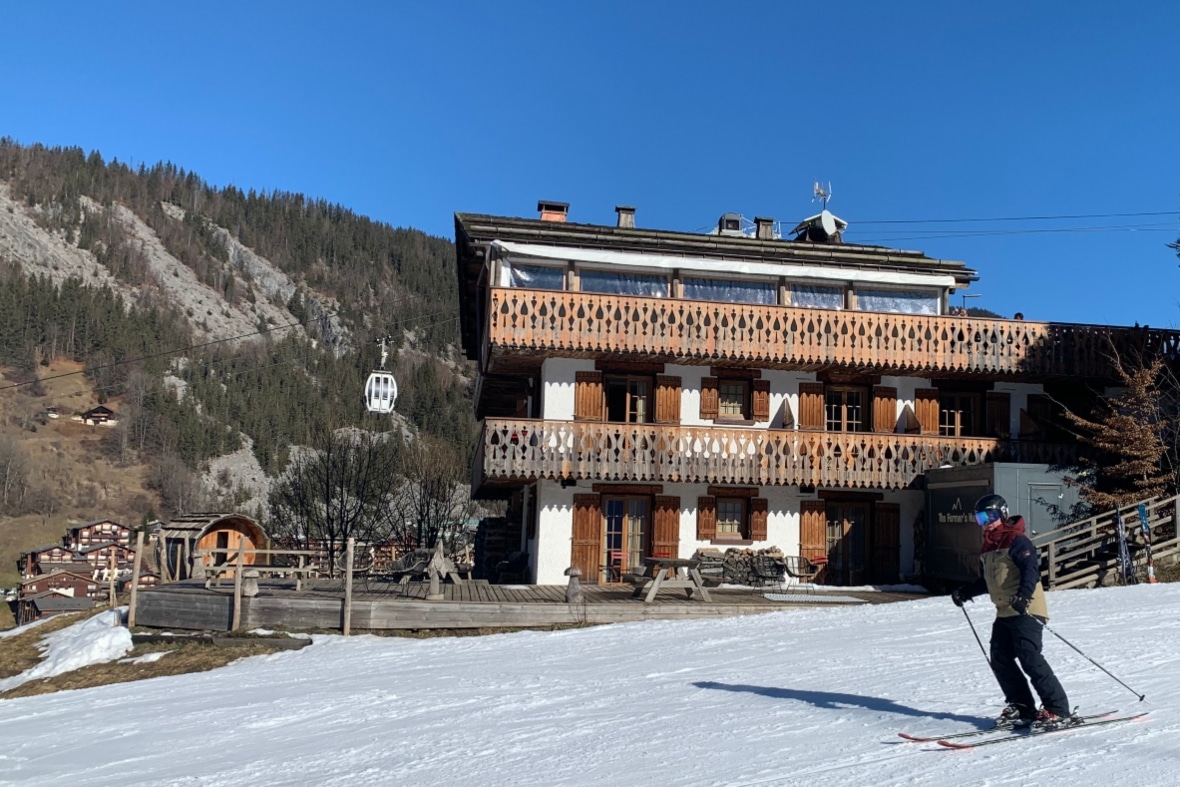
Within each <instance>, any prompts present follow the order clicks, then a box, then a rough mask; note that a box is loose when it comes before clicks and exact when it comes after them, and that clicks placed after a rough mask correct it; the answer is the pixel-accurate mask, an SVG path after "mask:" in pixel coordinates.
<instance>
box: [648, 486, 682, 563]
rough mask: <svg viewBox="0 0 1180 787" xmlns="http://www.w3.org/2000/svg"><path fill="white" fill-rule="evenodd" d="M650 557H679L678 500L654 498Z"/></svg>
mask: <svg viewBox="0 0 1180 787" xmlns="http://www.w3.org/2000/svg"><path fill="white" fill-rule="evenodd" d="M651 555H652V557H672V558H675V557H680V498H679V497H666V496H664V495H657V496H656V511H655V518H654V524H653V527H652V533H651Z"/></svg>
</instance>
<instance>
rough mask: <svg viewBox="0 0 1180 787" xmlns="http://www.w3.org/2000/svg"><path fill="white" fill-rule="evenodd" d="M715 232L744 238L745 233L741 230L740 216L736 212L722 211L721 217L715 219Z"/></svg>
mask: <svg viewBox="0 0 1180 787" xmlns="http://www.w3.org/2000/svg"><path fill="white" fill-rule="evenodd" d="M717 234H718V235H728V236H730V237H732V238H744V237H746V234H745V233H744V232H742V217H741V215H740V214H737V213H723V214H722V215H721V218H719V219H717Z"/></svg>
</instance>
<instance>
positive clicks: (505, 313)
mask: <svg viewBox="0 0 1180 787" xmlns="http://www.w3.org/2000/svg"><path fill="white" fill-rule="evenodd" d="M488 298H489V303H488V325H487V326H486V327H485V333H484V336H483V337H482V341H481V345H482V348H481V350H482V353H483V357H484V358H490V357H492V355H493V354H494V353H490V352H489V351H490V350H496V349H505V350H508V351H517V352H519V351H522V350H527V351H541V352H546V351H547V352H552V353H555V354H558V355H560V354H570V355H573V356H578V355H594V354H635V355H640V356H643V357H646V358H657V359H661V360H669V361H679V362H687V363H700V362H706V361H707V362H713V361H716V362H718V363H722V362H731V363H732V362H737V363H744V364H759V365H771V366H777V367H783V368H802V369H806V368H819V367H822V366H850V367H863V368H873V369H878V370H884V371H892V372H973V373H990V374H1021V373H1025V374H1038V375H1053V376H1064V375H1077V376H1083V377H1094V376H1098V377H1103V376H1109V375H1110V374H1111V372H1112V366H1111V361H1110V358H1111V356H1112V354H1118V355H1119V356H1120V357H1124V358H1126V357H1132V356H1134V355H1136V354H1151V353H1161V354H1162V355H1164V356H1165V357H1168V358H1176V357H1178V356H1180V332H1178V331H1171V330H1162V329H1156V328H1146V327H1144V328H1138V327H1134V328H1132V327H1119V326H1106V325H1077V324H1069V323H1045V322H1032V321H1024V320H1003V319H989V318H983V317H961V316H954V317H952V316H941V315H937V316H935V315H917V314H887V313H881V312H862V311H855V310H851V311H835V310H829V309H803V308H792V307H789V306H770V305H764V304H745V303H716V302H710V301H692V300H682V299H678V298H645V297H639V296H630V295H603V294H598V293H589V292H567V291H552V290H527V289H520V288H504V287H493V288H491V290H490V292H489V294H488Z"/></svg>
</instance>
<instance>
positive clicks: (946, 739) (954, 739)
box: [898, 710, 1147, 749]
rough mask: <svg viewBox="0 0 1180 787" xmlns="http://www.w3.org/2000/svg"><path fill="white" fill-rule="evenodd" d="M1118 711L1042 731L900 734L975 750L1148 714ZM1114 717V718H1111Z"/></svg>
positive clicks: (996, 729)
mask: <svg viewBox="0 0 1180 787" xmlns="http://www.w3.org/2000/svg"><path fill="white" fill-rule="evenodd" d="M1116 713H1118V711H1113V710H1112V711H1106V712H1105V713H1095V714H1092V715H1089V716H1079V717H1078V718H1079V720H1080V722H1081V723H1079V724H1072V725H1070V726H1068V727H1054V728H1051V729H1040V728H1037V727H1022V728H1019V729H1013V728H1012V727H990V728H988V729H983V730H969V731H967V732H957V733H952V734H950V735H935V736H918V735H910V734H909V733H905V732H900V733H898V735H900V736H901V737H902V738H905V739H906V740H907V741H916V742H918V743H937V744H938V745H939V746H945V747H947V748H948V749H975V748H978V747H980V746H992V745H995V744H997V743H1010V742H1012V741H1019V740H1024V739H1026V738H1033V737H1036V736H1038V735H1049V734H1050V733H1054V732H1066V731H1068V730H1080V729H1086V728H1087V727H1098V726H1101V725H1104V724H1117V723H1118V722H1123V721H1131V720H1132V719H1138V718H1142V717H1143V716H1146V715H1147V713H1146V712H1145V713H1136V714H1134V715H1131V716H1117V717H1114V715H1115V714H1116ZM1111 717H1114V718H1111ZM1002 732H1006V733H1008V734H1007V735H998V736H995V737H991V738H983V739H982V740H978V741H963V740H961V739H963V738H974V737H980V736H984V735H990V734H994V733H1002Z"/></svg>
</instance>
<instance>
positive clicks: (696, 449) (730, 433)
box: [472, 418, 1074, 489]
mask: <svg viewBox="0 0 1180 787" xmlns="http://www.w3.org/2000/svg"><path fill="white" fill-rule="evenodd" d="M1073 455H1074V448H1073V446H1072V445H1060V444H1050V443H1034V442H1028V441H1007V440H996V439H986V438H978V437H932V436H919V435H903V434H878V433H873V432H809V431H795V430H758V429H738V428H709V427H686V426H657V425H654V424H618V423H599V422H594V423H590V422H581V421H540V420H531V419H504V418H488V419H486V420H485V421H484V427H483V434H482V437H481V439H480V443H479V445H478V447H477V452H476V458H475V464H474V466H473V468H472V470H473V473H472V475H473V485H474V486H476V487H478V486H482V485H483V484H485V483H492V484H494V483H497V482H504V483H514V482H521V481H531V480H535V479H539V478H549V479H562V478H568V479H573V480H592V481H629V482H648V483H656V482H662V483H672V482H677V481H686V482H695V483H711V484H739V485H758V486H763V485H780V486H782V485H790V484H814V485H816V486H841V487H852V488H866V489H869V488H875V489H899V488H903V487H906V486H909V484H910V483H911V482H912V481H913V480H914V478H916V477H917V476H918V475H920V474H922V473H924V472H925V471H927V470H930V469H932V468H937V467H942V466H944V465H948V464H949V465H977V464H982V463H984V462H997V461H1018V462H1047V463H1061V462H1065V461H1069V460H1071V459H1072V458H1073Z"/></svg>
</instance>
